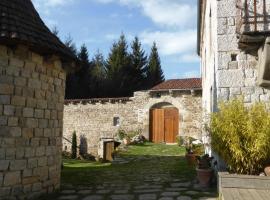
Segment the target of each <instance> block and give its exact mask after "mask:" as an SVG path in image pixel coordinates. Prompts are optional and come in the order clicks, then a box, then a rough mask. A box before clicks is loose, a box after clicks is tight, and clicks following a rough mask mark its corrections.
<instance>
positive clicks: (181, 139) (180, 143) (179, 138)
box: [176, 135, 185, 146]
mask: <svg viewBox="0 0 270 200" xmlns="http://www.w3.org/2000/svg"><path fill="white" fill-rule="evenodd" d="M176 142H177V144H178V146H183V145H184V143H185V141H184V137H183V136H180V135H177V136H176Z"/></svg>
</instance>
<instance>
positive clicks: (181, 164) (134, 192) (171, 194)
mask: <svg viewBox="0 0 270 200" xmlns="http://www.w3.org/2000/svg"><path fill="white" fill-rule="evenodd" d="M100 168H101V169H100ZM76 173H77V174H76ZM194 173H195V172H194V169H192V168H191V167H189V166H187V165H186V162H185V159H184V157H183V156H164V155H163V156H153V155H146V156H145V155H136V156H134V155H133V156H132V155H128V156H127V155H125V156H123V157H122V156H121V155H120V157H118V158H117V159H116V162H114V163H113V164H112V165H106V166H104V167H103V168H102V167H99V169H96V168H92V169H87V170H86V169H80V170H78V169H77V171H71V172H68V173H67V174H65V170H64V176H65V177H66V178H64V180H63V183H62V186H61V188H62V189H61V191H59V193H58V194H56V195H54V196H52V197H48V198H47V199H46V200H49V199H56V200H103V199H104V200H105V199H106V200H107V199H111V200H136V199H138V200H191V199H199V200H214V199H216V190H215V188H201V187H200V186H199V185H198V184H197V181H196V178H195V174H194ZM72 176H74V178H72ZM76 177H77V178H76ZM82 177H83V178H82ZM76 180H77V181H76Z"/></svg>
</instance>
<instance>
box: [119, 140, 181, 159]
mask: <svg viewBox="0 0 270 200" xmlns="http://www.w3.org/2000/svg"><path fill="white" fill-rule="evenodd" d="M184 154H185V149H184V148H183V147H179V146H178V145H165V144H154V143H150V142H146V143H145V144H141V145H131V146H129V149H128V151H127V152H122V153H121V155H124V156H142V155H143V156H183V155H184Z"/></svg>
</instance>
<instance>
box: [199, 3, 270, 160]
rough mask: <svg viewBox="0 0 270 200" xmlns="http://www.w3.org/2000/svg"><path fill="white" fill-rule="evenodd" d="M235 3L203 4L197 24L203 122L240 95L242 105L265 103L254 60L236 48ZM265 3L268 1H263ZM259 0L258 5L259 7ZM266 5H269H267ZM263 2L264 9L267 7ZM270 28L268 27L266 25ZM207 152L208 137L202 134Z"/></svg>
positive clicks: (268, 95) (269, 95)
mask: <svg viewBox="0 0 270 200" xmlns="http://www.w3.org/2000/svg"><path fill="white" fill-rule="evenodd" d="M239 2H240V1H238V0H219V1H212V0H207V1H205V5H204V6H205V9H202V10H203V11H202V21H201V41H200V54H201V71H202V87H203V95H202V107H203V113H204V114H203V115H204V117H203V119H206V121H207V119H208V118H207V116H208V115H209V113H211V112H215V111H216V110H217V106H218V102H219V101H227V100H229V99H233V98H235V97H239V96H243V97H244V101H245V103H246V104H247V105H248V104H252V103H254V102H257V101H269V99H270V90H269V89H266V88H262V87H259V86H258V85H257V79H258V67H257V65H258V58H256V57H255V56H252V55H250V54H245V53H244V52H243V51H242V50H241V49H239V47H238V37H237V36H238V35H237V33H236V25H237V16H238V15H239V14H240V13H241V12H240V11H239V9H238V8H237V3H238V4H239ZM267 2H268V1H267ZM261 3H262V0H259V2H258V5H261ZM268 3H269V2H268ZM268 3H267V8H269V9H270V5H269V4H268ZM268 27H270V26H268ZM203 135H204V137H203V138H204V142H205V143H206V146H207V147H209V148H206V151H207V153H210V154H211V148H210V145H209V144H210V137H209V136H208V133H206V132H204V133H203ZM220 162H221V163H222V161H220Z"/></svg>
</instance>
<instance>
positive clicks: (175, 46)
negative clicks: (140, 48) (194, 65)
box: [140, 30, 196, 55]
mask: <svg viewBox="0 0 270 200" xmlns="http://www.w3.org/2000/svg"><path fill="white" fill-rule="evenodd" d="M140 38H141V39H142V43H143V44H147V45H152V43H153V41H156V43H157V45H158V48H159V51H160V53H161V54H163V55H177V54H183V53H187V52H191V51H193V50H194V51H195V47H196V30H185V31H179V32H170V31H167V32H166V31H165V32H161V31H156V32H143V33H142V34H141V35H140Z"/></svg>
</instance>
